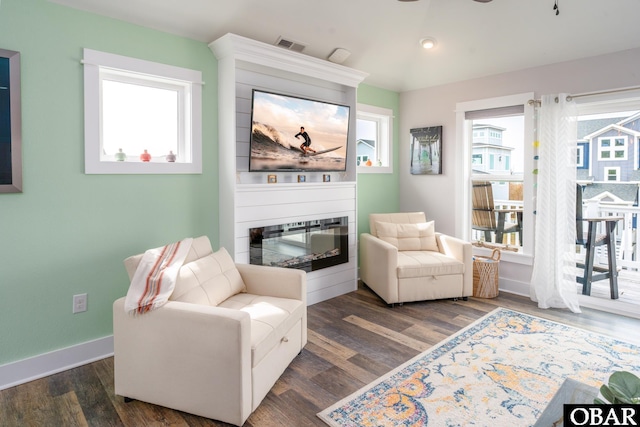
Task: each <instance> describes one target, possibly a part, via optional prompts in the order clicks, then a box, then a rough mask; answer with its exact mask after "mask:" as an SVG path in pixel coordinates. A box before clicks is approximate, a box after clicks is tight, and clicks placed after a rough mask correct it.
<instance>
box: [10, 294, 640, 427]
mask: <svg viewBox="0 0 640 427" xmlns="http://www.w3.org/2000/svg"><path fill="white" fill-rule="evenodd" d="M496 307H506V308H510V309H513V310H517V311H521V312H524V313H528V314H533V315H536V316H539V317H543V318H547V319H550V320H554V321H558V322H562V323H566V324H570V325H574V326H578V327H582V328H584V329H588V330H592V331H594V332H599V333H603V334H607V335H610V336H615V337H618V338H621V339H624V340H627V341H632V342H636V343H638V344H640V334H639V333H638V331H640V320H636V319H630V318H626V317H620V316H616V315H613V314H608V313H604V312H599V311H595V310H589V309H583V313H582V314H579V315H577V314H573V313H571V312H569V311H567V310H540V309H538V308H537V306H536V304H535V303H533V302H531V301H530V300H529V298H526V297H521V296H516V295H511V294H507V293H501V294H500V296H498V297H497V298H495V299H489V300H483V299H477V298H470V299H469V300H468V301H462V300H459V301H452V300H442V301H428V302H419V303H409V304H404V305H403V306H399V307H395V308H389V307H388V306H386V305H385V304H384V303H383V301H382V300H381V299H379V298H378V297H377V296H376V295H375V294H374V293H373V292H371V291H370V290H369V289H368V288H366V287H365V286H362V285H361V286H360V287H359V289H358V290H357V291H356V292H352V293H349V294H346V295H342V296H340V297H337V298H333V299H331V300H329V301H324V302H322V303H318V304H315V305H313V306H310V307H309V310H308V323H309V342H308V344H307V346H306V347H305V349H304V350H303V351H302V353H301V354H300V355H299V356H298V357H297V358H296V359H295V360H294V361H293V363H291V365H290V366H289V368H288V369H287V370H286V371H285V373H284V374H283V375H282V377H281V378H280V380H279V381H278V382H277V383H276V384H275V386H274V387H273V389H272V390H271V392H270V393H269V394H268V395H267V397H266V398H265V400H264V401H263V402H262V404H261V405H260V406H259V407H258V409H257V410H256V411H255V412H254V413H253V414H252V415H251V417H250V418H249V419H248V421H247V422H246V424H245V425H246V426H253V427H267V426H269V427H270V426H274V427H275V426H277V427H282V426H295V427H299V426H324V425H325V424H324V423H323V422H322V421H320V419H318V418H317V417H316V413H317V412H319V411H321V410H322V409H324V408H326V407H328V406H330V405H332V404H333V403H335V402H337V401H338V400H340V399H342V398H343V397H345V396H347V395H349V394H351V393H353V392H354V391H356V390H358V389H359V388H361V387H362V386H364V385H366V384H368V383H369V382H371V381H373V380H375V379H376V378H378V377H379V376H381V375H383V374H385V373H386V372H388V371H390V370H391V369H393V368H395V367H397V366H398V365H400V364H402V363H403V362H405V361H407V360H408V359H410V358H412V357H414V356H416V355H417V354H419V353H421V352H423V351H424V350H427V349H428V348H429V347H431V346H432V345H434V344H436V343H438V342H439V341H441V340H443V339H445V338H447V337H448V336H449V335H451V334H453V333H454V332H456V331H458V330H459V329H461V328H463V327H465V326H467V325H468V324H470V323H472V322H473V321H474V320H476V319H478V318H479V317H481V316H483V315H485V314H486V313H488V312H490V311H492V310H493V309H495V308H496ZM0 425H1V426H5V427H7V426H20V427H25V426H38V427H40V426H55V427H58V426H64V427H70V426H132V427H139V426H225V425H227V424H224V423H220V422H217V421H214V420H210V419H206V418H202V417H197V416H193V415H190V414H186V413H183V412H178V411H174V410H171V409H167V408H163V407H159V406H155V405H150V404H147V403H144V402H138V401H133V402H131V403H124V401H123V399H122V397H119V396H115V395H114V393H113V358H107V359H104V360H101V361H98V362H94V363H91V364H89V365H85V366H81V367H79V368H75V369H72V370H69V371H66V372H62V373H60V374H56V375H52V376H50V377H47V378H43V379H40V380H36V381H32V382H30V383H27V384H23V385H20V386H17V387H13V388H10V389H7V390H4V391H0Z"/></svg>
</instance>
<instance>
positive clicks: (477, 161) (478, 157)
mask: <svg viewBox="0 0 640 427" xmlns="http://www.w3.org/2000/svg"><path fill="white" fill-rule="evenodd" d="M483 163H484V161H483V156H482V154H473V155H472V156H471V164H472V165H482V164H483Z"/></svg>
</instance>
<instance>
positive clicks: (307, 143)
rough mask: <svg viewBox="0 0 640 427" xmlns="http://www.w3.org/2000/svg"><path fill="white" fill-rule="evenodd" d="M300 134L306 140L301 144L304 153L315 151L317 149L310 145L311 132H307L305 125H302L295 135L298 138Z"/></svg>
mask: <svg viewBox="0 0 640 427" xmlns="http://www.w3.org/2000/svg"><path fill="white" fill-rule="evenodd" d="M299 136H301V137H302V138H304V142H303V143H302V144H301V145H300V150H302V152H303V153H304V154H307V151H313V152H314V153H315V152H316V150H314V149H313V148H311V147H310V145H311V138H310V137H309V134H308V133H307V132H305V130H304V126H301V127H300V132H298V133H297V134H296V135H295V138H296V139H297V138H298V137H299Z"/></svg>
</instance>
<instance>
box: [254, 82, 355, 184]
mask: <svg viewBox="0 0 640 427" xmlns="http://www.w3.org/2000/svg"><path fill="white" fill-rule="evenodd" d="M349 110H350V109H349V106H347V105H339V104H333V103H330V102H326V101H316V100H312V99H306V98H300V97H297V96H290V95H282V94H277V93H271V92H265V91H262V90H258V89H254V90H253V94H252V98H251V141H250V142H251V144H250V145H251V154H250V156H249V171H251V172H286V171H323V172H332V171H344V170H346V167H347V140H348V135H349V113H350V111H349Z"/></svg>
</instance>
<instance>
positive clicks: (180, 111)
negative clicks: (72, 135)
mask: <svg viewBox="0 0 640 427" xmlns="http://www.w3.org/2000/svg"><path fill="white" fill-rule="evenodd" d="M83 63H84V87H85V91H84V93H85V173H88V174H112V173H114V174H117V173H127V174H128V173H134V174H135V173H142V174H144V173H151V174H156V173H161V174H162V173H167V174H171V173H201V172H202V159H201V157H202V129H201V128H202V73H201V72H200V71H196V70H189V69H186V68H180V67H174V66H170V65H166V64H159V63H154V62H150V61H144V60H140V59H136V58H130V57H125V56H120V55H114V54H110V53H104V52H99V51H94V50H91V49H84V60H83Z"/></svg>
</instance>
